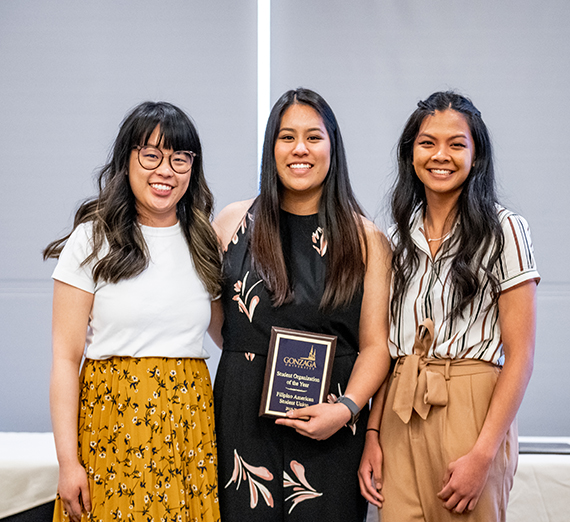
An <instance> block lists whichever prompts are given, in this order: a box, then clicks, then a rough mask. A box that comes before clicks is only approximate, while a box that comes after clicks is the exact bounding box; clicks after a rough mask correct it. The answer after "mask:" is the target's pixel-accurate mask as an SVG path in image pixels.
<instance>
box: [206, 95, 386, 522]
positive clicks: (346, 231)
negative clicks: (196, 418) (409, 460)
mask: <svg viewBox="0 0 570 522" xmlns="http://www.w3.org/2000/svg"><path fill="white" fill-rule="evenodd" d="M215 227H216V228H217V232H218V235H219V237H220V241H221V242H222V244H223V247H224V248H225V249H226V253H225V260H224V268H225V275H224V287H223V293H222V298H221V299H220V301H219V303H218V312H219V316H218V329H217V331H216V329H215V328H212V331H211V333H212V337H213V338H214V339H215V340H217V341H218V342H219V343H220V344H221V342H222V338H223V355H222V358H221V361H220V365H219V368H218V372H217V377H216V382H215V386H214V390H215V391H214V395H215V413H216V424H217V435H218V450H219V480H220V507H221V515H222V520H224V522H231V521H234V520H235V521H240V522H242V521H243V520H248V521H257V520H259V521H264V522H266V521H270V520H279V521H281V520H287V521H294V520H303V521H304V520H327V521H339V522H340V521H342V522H347V521H362V520H364V519H365V516H366V503H365V501H364V499H363V498H362V496H361V495H360V492H359V487H358V479H357V469H358V464H359V459H360V453H361V451H362V448H363V444H364V435H365V429H366V420H367V416H368V413H367V411H366V410H368V407H367V404H368V400H369V398H370V397H371V395H373V394H374V392H375V391H376V390H377V389H378V387H379V386H380V384H381V383H380V381H379V377H378V376H379V375H385V374H386V372H387V369H388V366H389V356H388V350H387V336H388V299H389V282H390V281H389V278H390V270H389V265H390V260H389V258H390V249H389V246H388V243H387V241H386V239H385V237H384V236H383V235H382V234H381V233H380V232H379V231H378V230H377V229H376V227H375V226H374V225H373V224H372V223H371V222H369V221H368V220H366V219H365V218H364V217H363V213H362V211H361V209H360V207H359V205H358V203H357V202H356V199H355V197H354V195H353V193H352V189H351V186H350V182H349V179H348V169H347V163H346V158H345V153H344V147H343V143H342V138H341V135H340V131H339V128H338V124H337V122H336V119H335V116H334V114H333V112H332V110H331V108H330V107H329V106H328V104H327V103H326V102H325V101H324V100H323V99H322V98H321V97H320V96H319V95H318V94H316V93H315V92H313V91H310V90H307V89H298V90H295V91H288V92H286V93H285V94H284V95H283V96H282V97H281V98H280V99H279V100H278V101H277V103H276V104H275V106H274V107H273V109H272V112H271V115H270V117H269V121H268V125H267V129H266V134H265V143H264V150H263V160H262V175H261V189H260V194H259V196H258V197H257V198H256V199H255V200H250V201H243V202H238V203H234V204H232V205H229V206H228V207H227V208H225V209H224V210H223V211H222V212H221V213H220V215H219V216H218V218H217V219H216V223H215ZM222 312H223V315H222ZM222 318H224V319H225V320H224V319H222ZM222 323H223V326H222ZM272 326H279V327H285V328H293V329H296V330H304V331H310V332H316V333H323V334H331V335H336V336H337V338H338V339H337V347H336V356H335V359H334V364H333V370H332V378H331V384H330V395H329V403H323V404H318V405H315V406H310V407H307V408H303V409H299V410H295V411H290V412H289V413H288V418H283V419H279V420H277V421H274V420H271V419H268V418H263V417H259V416H258V412H259V405H260V400H261V391H262V385H263V378H264V371H265V364H266V356H267V351H268V347H269V340H270V334H271V327H272ZM220 327H221V335H220ZM338 399H340V402H337V401H338ZM364 406H366V408H365V410H362V411H361V413H360V419H359V420H358V421H356V422H354V421H355V414H356V413H357V412H358V411H359V410H361V409H362V408H363V407H364ZM307 418H308V420H302V419H307ZM345 425H347V426H345Z"/></svg>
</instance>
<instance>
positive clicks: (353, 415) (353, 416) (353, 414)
mask: <svg viewBox="0 0 570 522" xmlns="http://www.w3.org/2000/svg"><path fill="white" fill-rule="evenodd" d="M336 402H340V403H341V404H344V405H345V406H346V407H347V408H348V409H349V410H350V421H349V422H347V423H346V425H347V426H349V427H350V426H354V425H355V424H356V421H357V420H358V416H359V415H360V408H359V407H358V406H357V405H356V403H355V402H354V401H353V400H352V399H349V398H348V397H346V396H345V395H341V396H340V397H339V398H338V399H337V401H336Z"/></svg>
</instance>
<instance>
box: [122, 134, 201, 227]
mask: <svg viewBox="0 0 570 522" xmlns="http://www.w3.org/2000/svg"><path fill="white" fill-rule="evenodd" d="M159 136H160V126H157V127H156V128H155V129H154V130H153V131H152V134H151V135H150V137H149V139H148V143H146V144H145V145H153V146H154V147H157V148H158V149H160V151H161V152H162V154H163V155H164V158H163V160H162V163H161V164H160V165H159V166H158V167H157V168H156V169H153V170H146V169H144V168H143V167H142V166H141V165H140V163H139V160H138V150H137V149H133V150H132V151H131V157H130V160H129V183H130V185H131V190H132V191H133V194H134V196H135V200H136V208H137V214H138V220H139V222H140V223H141V224H142V225H148V226H152V227H169V226H172V225H175V224H176V223H177V221H178V218H177V216H176V204H177V203H178V202H179V201H180V199H181V198H182V196H183V195H184V194H185V193H186V190H187V189H188V185H189V183H190V174H191V172H192V171H191V170H190V171H189V172H187V173H186V174H176V173H175V172H174V171H173V170H172V168H171V167H170V162H169V161H168V156H170V154H172V150H170V149H165V148H163V147H162V146H160V144H159V142H158V139H159Z"/></svg>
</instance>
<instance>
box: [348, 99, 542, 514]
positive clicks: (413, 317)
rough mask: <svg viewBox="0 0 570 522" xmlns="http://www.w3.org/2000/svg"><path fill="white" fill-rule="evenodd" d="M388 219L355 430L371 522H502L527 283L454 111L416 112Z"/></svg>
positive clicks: (524, 241) (528, 261) (487, 151)
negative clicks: (370, 358) (388, 360)
mask: <svg viewBox="0 0 570 522" xmlns="http://www.w3.org/2000/svg"><path fill="white" fill-rule="evenodd" d="M392 214H393V217H394V220H395V225H394V229H393V231H392V233H391V239H392V244H393V248H394V255H393V261H392V267H393V270H394V275H393V287H392V302H391V315H392V320H391V331H390V352H391V356H392V358H393V359H394V361H395V367H394V370H393V373H392V376H391V378H390V381H389V383H388V386H387V390H385V387H383V388H382V389H381V390H380V392H379V393H378V394H377V396H376V398H375V402H374V406H373V410H372V413H371V415H370V420H369V422H368V432H367V439H366V446H365V450H364V454H363V458H362V463H361V467H360V471H359V478H360V483H361V490H362V493H363V495H364V496H365V497H366V498H367V499H368V500H369V501H370V502H372V503H374V504H375V505H377V506H378V507H382V521H383V522H392V521H402V520H405V521H412V520H413V521H426V522H441V521H448V520H449V521H451V520H455V519H456V517H457V513H463V515H462V516H461V520H465V521H470V522H471V521H476V520H477V521H485V522H489V521H493V520H505V513H506V506H507V501H508V494H509V490H510V488H511V485H512V482H513V476H514V472H515V469H516V463H517V457H518V444H517V429H516V421H515V415H516V412H517V410H518V408H519V406H520V403H521V401H522V398H523V394H524V391H525V389H526V386H527V383H528V381H529V378H530V375H531V372H532V366H533V355H534V338H535V291H536V285H537V284H538V281H539V279H540V276H539V274H538V272H537V270H536V265H535V262H534V255H533V250H532V243H531V239H530V233H529V229H528V225H527V223H526V221H525V220H524V219H523V218H522V217H520V216H518V215H515V214H513V213H512V212H509V211H508V210H506V209H504V208H503V207H501V206H499V205H498V204H497V200H496V197H495V179H494V170H493V158H492V149H491V142H490V138H489V134H488V131H487V128H486V126H485V124H484V122H483V120H482V119H481V114H480V112H479V111H478V110H477V109H476V108H475V107H474V106H473V104H472V103H471V101H470V100H468V99H467V98H465V97H463V96H461V95H459V94H456V93H454V92H437V93H435V94H433V95H431V96H430V97H429V98H428V99H427V100H425V101H422V102H419V103H418V108H417V109H416V110H415V112H414V113H413V114H412V115H411V117H410V118H409V120H408V122H407V124H406V126H405V128H404V131H403V134H402V136H401V138H400V141H399V145H398V179H397V182H396V185H395V188H394V191H393V194H392ZM380 421H381V422H380Z"/></svg>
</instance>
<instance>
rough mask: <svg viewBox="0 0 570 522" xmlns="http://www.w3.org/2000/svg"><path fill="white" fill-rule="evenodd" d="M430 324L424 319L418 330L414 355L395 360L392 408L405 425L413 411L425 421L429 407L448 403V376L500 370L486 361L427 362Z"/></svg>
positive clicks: (431, 329)
mask: <svg viewBox="0 0 570 522" xmlns="http://www.w3.org/2000/svg"><path fill="white" fill-rule="evenodd" d="M432 339H433V322H432V321H431V320H430V319H426V320H425V321H424V322H423V323H422V324H421V325H420V326H419V327H418V332H417V333H416V339H415V342H414V350H413V351H414V353H413V355H407V356H405V357H400V358H399V359H398V360H397V361H396V366H395V368H394V372H393V374H394V376H395V377H397V380H396V382H395V386H396V389H395V393H394V403H393V405H392V409H393V410H394V412H395V413H396V414H397V415H398V417H400V419H402V421H403V422H404V423H406V424H407V423H408V422H409V421H410V418H411V417H412V412H413V410H416V412H417V413H418V415H419V416H420V417H421V418H422V419H424V420H425V419H426V418H427V416H428V414H429V411H430V409H431V407H432V406H445V405H446V404H447V399H448V397H447V381H449V380H450V379H451V377H456V376H461V375H475V374H481V373H497V372H498V371H499V367H498V366H497V365H495V364H493V363H490V362H486V361H478V360H474V359H428V358H426V356H425V355H426V354H427V353H428V351H429V348H430V346H431V344H432Z"/></svg>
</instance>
